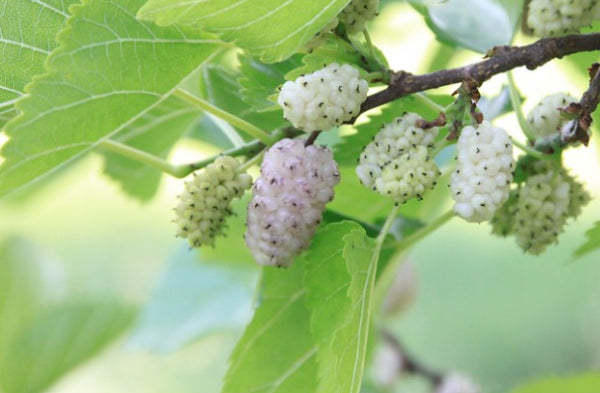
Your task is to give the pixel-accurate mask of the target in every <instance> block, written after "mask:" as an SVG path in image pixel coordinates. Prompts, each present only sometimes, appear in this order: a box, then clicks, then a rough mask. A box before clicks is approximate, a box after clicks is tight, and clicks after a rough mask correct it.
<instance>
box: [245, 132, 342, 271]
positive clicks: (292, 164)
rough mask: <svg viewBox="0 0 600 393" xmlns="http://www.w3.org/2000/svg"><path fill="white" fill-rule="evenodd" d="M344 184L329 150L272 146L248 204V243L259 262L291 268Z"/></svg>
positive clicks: (292, 143)
mask: <svg viewBox="0 0 600 393" xmlns="http://www.w3.org/2000/svg"><path fill="white" fill-rule="evenodd" d="M339 180H340V174H339V171H338V168H337V165H336V163H335V161H334V160H333V155H332V153H331V151H330V150H328V149H326V148H323V147H319V146H314V145H310V146H306V147H305V146H304V141H302V140H292V139H283V140H281V141H279V142H278V143H276V144H275V145H273V147H271V148H270V149H269V151H267V153H266V154H265V157H264V159H263V163H262V166H261V175H260V177H259V178H258V179H257V180H256V182H255V183H254V187H253V189H252V190H253V198H252V200H251V201H250V203H249V204H248V228H247V229H246V235H245V238H246V244H247V245H248V247H249V248H250V250H251V251H252V255H253V256H254V259H255V260H256V262H257V263H259V264H261V265H275V266H279V267H285V266H289V265H290V264H291V263H292V262H293V260H294V257H295V256H296V255H298V254H299V253H300V252H301V251H303V250H305V249H307V248H308V246H309V244H310V241H311V238H312V236H313V234H314V232H315V230H316V228H317V226H318V225H319V223H320V222H321V219H322V213H323V210H324V209H325V205H326V204H327V202H329V201H331V200H332V199H333V195H334V191H333V189H334V187H335V185H336V184H337V183H338V182H339Z"/></svg>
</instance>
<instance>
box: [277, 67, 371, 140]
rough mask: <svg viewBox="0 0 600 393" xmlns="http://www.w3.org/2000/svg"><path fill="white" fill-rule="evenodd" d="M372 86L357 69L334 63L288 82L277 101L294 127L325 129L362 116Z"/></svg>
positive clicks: (313, 129)
mask: <svg viewBox="0 0 600 393" xmlns="http://www.w3.org/2000/svg"><path fill="white" fill-rule="evenodd" d="M368 89H369V84H368V83H367V81H366V80H364V79H361V78H360V74H359V72H358V70H357V69H356V68H354V67H352V66H350V65H348V64H344V65H342V66H340V65H338V64H337V63H332V64H330V65H328V66H327V67H325V68H323V69H321V70H318V71H315V72H313V73H311V74H307V75H303V76H300V77H299V78H297V79H296V80H295V81H293V82H292V81H287V82H285V83H284V85H283V87H282V88H281V92H280V93H279V97H278V98H277V103H278V104H279V105H280V106H281V107H282V108H283V113H284V116H285V118H286V119H287V120H289V121H290V123H292V124H293V125H294V127H296V128H299V129H301V130H303V131H306V132H312V131H322V130H328V129H330V128H332V127H334V126H338V125H341V124H342V123H344V122H345V121H348V120H350V119H352V118H353V117H354V116H356V115H358V113H359V112H360V105H361V104H362V103H363V102H364V101H365V99H366V98H367V91H368Z"/></svg>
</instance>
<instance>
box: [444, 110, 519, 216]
mask: <svg viewBox="0 0 600 393" xmlns="http://www.w3.org/2000/svg"><path fill="white" fill-rule="evenodd" d="M456 150H457V168H456V171H455V172H454V173H453V174H452V177H451V179H450V189H451V190H452V198H453V199H454V201H455V202H456V203H455V204H454V212H455V213H456V214H457V215H459V216H460V217H462V218H464V219H465V220H467V221H469V222H482V221H486V220H489V219H491V218H492V216H493V215H494V212H495V211H496V209H498V207H500V205H502V204H503V203H504V202H505V201H506V200H507V199H508V194H509V191H510V183H511V181H512V178H513V175H512V171H513V167H514V160H513V156H512V152H513V148H512V142H511V140H510V137H509V136H508V134H507V133H506V131H504V130H503V129H501V128H498V127H494V126H493V125H492V124H490V123H488V122H487V121H484V122H483V123H482V124H481V125H480V126H479V127H478V128H474V127H473V126H467V127H465V128H463V130H462V131H461V133H460V136H459V137H458V143H457V145H456Z"/></svg>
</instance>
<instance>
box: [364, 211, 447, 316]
mask: <svg viewBox="0 0 600 393" xmlns="http://www.w3.org/2000/svg"><path fill="white" fill-rule="evenodd" d="M453 217H454V211H453V210H449V211H447V212H446V213H444V214H442V215H441V216H439V217H438V218H436V219H435V220H433V221H431V222H430V223H429V224H427V225H425V226H424V227H423V228H421V229H419V230H417V231H416V232H414V233H412V234H411V235H409V236H407V237H405V238H403V239H402V240H400V241H398V242H397V243H396V245H395V248H396V251H395V252H394V254H393V255H392V256H391V257H390V261H389V262H388V264H387V265H386V266H385V268H384V269H383V271H382V272H381V274H380V276H379V280H378V281H377V284H376V286H375V295H374V299H373V302H374V303H373V304H374V305H375V307H377V310H379V309H380V306H381V304H383V300H384V299H385V296H386V294H387V292H388V290H389V288H390V286H391V285H392V282H393V281H394V277H395V275H396V272H397V271H398V269H399V268H400V266H401V265H402V263H403V262H404V260H405V258H404V254H405V253H406V251H407V250H408V249H409V248H410V247H412V246H413V245H414V244H415V243H417V242H418V241H419V240H421V239H423V238H424V237H426V236H427V235H429V234H430V233H432V232H434V231H435V230H436V229H438V228H439V227H441V226H442V225H444V224H445V223H447V222H448V221H450V219H452V218H453Z"/></svg>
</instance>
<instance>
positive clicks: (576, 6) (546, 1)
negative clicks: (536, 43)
mask: <svg viewBox="0 0 600 393" xmlns="http://www.w3.org/2000/svg"><path fill="white" fill-rule="evenodd" d="M598 19H600V2H598V1H597V0H532V1H531V2H530V3H529V12H528V14H527V25H528V26H529V27H530V28H531V30H533V33H534V34H535V35H537V36H540V37H553V36H561V35H567V34H572V33H577V32H579V30H580V29H581V28H583V27H586V26H589V25H590V24H592V22H594V21H596V20H598Z"/></svg>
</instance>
